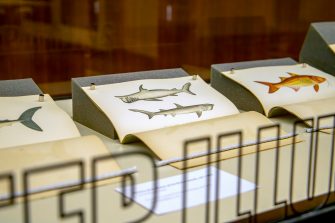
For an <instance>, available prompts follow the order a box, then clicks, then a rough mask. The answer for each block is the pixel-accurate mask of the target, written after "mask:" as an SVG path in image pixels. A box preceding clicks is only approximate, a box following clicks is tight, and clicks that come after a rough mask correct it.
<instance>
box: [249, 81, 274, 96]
mask: <svg viewBox="0 0 335 223" xmlns="http://www.w3.org/2000/svg"><path fill="white" fill-rule="evenodd" d="M255 82H256V83H259V84H263V85H266V86H268V87H269V92H268V93H269V94H272V93H274V92H276V91H278V90H279V87H277V86H276V85H274V84H273V83H269V82H262V81H255Z"/></svg>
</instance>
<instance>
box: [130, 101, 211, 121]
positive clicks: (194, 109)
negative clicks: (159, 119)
mask: <svg viewBox="0 0 335 223" xmlns="http://www.w3.org/2000/svg"><path fill="white" fill-rule="evenodd" d="M175 105H176V108H172V109H166V110H164V109H160V110H159V111H158V112H150V111H144V110H138V109H129V110H130V111H133V112H140V113H143V114H146V115H147V116H148V117H149V119H151V118H152V117H154V116H155V115H164V116H167V115H171V116H172V117H174V116H176V115H179V114H188V113H196V114H197V115H198V118H200V116H201V115H202V112H203V111H209V110H212V109H213V107H214V105H213V104H198V105H189V106H181V105H179V104H175Z"/></svg>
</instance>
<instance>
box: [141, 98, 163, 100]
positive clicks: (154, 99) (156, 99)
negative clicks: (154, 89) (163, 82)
mask: <svg viewBox="0 0 335 223" xmlns="http://www.w3.org/2000/svg"><path fill="white" fill-rule="evenodd" d="M143 100H144V101H162V100H160V99H157V98H148V99H143Z"/></svg>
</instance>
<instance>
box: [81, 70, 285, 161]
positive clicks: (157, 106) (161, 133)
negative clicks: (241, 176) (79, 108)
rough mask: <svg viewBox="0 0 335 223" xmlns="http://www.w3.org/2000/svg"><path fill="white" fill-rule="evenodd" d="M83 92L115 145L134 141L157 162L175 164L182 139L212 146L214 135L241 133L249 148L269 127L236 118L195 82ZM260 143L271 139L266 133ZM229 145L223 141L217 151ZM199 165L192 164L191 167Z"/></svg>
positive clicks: (253, 116)
mask: <svg viewBox="0 0 335 223" xmlns="http://www.w3.org/2000/svg"><path fill="white" fill-rule="evenodd" d="M83 90H84V92H85V93H86V94H87V95H88V96H89V98H90V99H91V100H92V101H93V102H94V103H95V104H96V105H97V106H98V107H99V108H100V110H101V112H103V113H104V114H105V115H106V116H107V117H108V118H109V120H110V121H111V122H112V124H113V125H114V127H115V129H116V132H117V134H118V137H119V140H120V142H121V143H127V142H132V141H134V140H137V139H140V140H141V141H143V142H144V143H145V144H146V145H147V146H148V147H149V148H150V149H151V150H152V151H153V152H154V153H155V154H156V155H157V156H158V157H159V158H161V159H162V160H171V159H175V158H181V157H182V156H183V154H182V153H183V143H184V141H185V140H188V139H193V138H196V137H203V136H208V135H209V136H211V137H213V141H216V140H214V139H215V137H216V136H217V135H218V134H220V133H224V132H231V131H234V130H235V131H237V130H242V131H243V133H244V140H245V141H244V143H247V142H249V143H250V142H252V141H255V140H256V136H257V129H258V127H260V126H265V125H270V124H272V122H271V121H270V120H269V119H267V118H266V117H264V116H263V115H261V114H258V113H256V112H247V113H243V114H240V113H239V111H238V109H237V108H236V107H235V105H234V104H233V103H232V102H231V101H229V100H228V99H227V98H226V97H224V96H223V95H221V94H220V93H219V92H217V91H216V90H215V89H213V88H212V87H210V86H209V85H208V84H207V83H206V82H204V81H203V80H202V79H201V78H200V77H197V78H193V77H191V76H186V77H180V78H169V79H145V80H136V81H129V82H123V83H116V84H107V85H98V86H96V88H95V89H93V90H92V89H91V88H90V87H83ZM92 115H94V114H92ZM281 135H282V136H284V135H286V133H284V132H282V134H281ZM263 137H264V139H265V138H266V139H269V138H273V137H275V135H274V133H273V132H272V133H267V134H264V135H263ZM270 141H271V140H270ZM284 141H285V140H283V143H288V141H286V142H284ZM234 142H235V143H236V140H235V141H229V140H226V141H225V144H223V146H224V145H225V146H231V145H232V144H234ZM271 143H272V144H271ZM273 143H274V141H273V139H272V142H270V144H271V145H270V144H267V145H265V146H264V147H262V148H263V149H269V148H273V147H274V144H273ZM265 144H266V143H265ZM205 148H206V147H204V146H203V145H202V146H194V147H192V149H191V151H190V154H197V153H198V154H201V153H203V152H204V151H205ZM213 148H216V147H215V145H213ZM236 154H237V152H236V151H235V155H234V156H236ZM232 156H233V155H231V154H230V155H229V157H232ZM222 157H223V156H222ZM223 158H224V157H223ZM227 158H228V156H227ZM204 161H205V160H201V158H199V159H196V160H192V162H193V163H192V165H199V164H202V163H203V162H204Z"/></svg>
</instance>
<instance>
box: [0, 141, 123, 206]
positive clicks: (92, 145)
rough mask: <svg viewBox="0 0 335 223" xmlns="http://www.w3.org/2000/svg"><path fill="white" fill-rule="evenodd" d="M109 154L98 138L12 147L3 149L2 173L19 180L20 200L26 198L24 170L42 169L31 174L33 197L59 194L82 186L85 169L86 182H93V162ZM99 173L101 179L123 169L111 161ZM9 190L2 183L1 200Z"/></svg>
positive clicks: (17, 193) (105, 163)
mask: <svg viewBox="0 0 335 223" xmlns="http://www.w3.org/2000/svg"><path fill="white" fill-rule="evenodd" d="M109 154H110V152H109V150H108V149H107V148H106V146H105V145H104V144H103V142H102V141H101V140H100V139H99V138H98V137H96V136H85V137H76V138H72V139H65V140H57V141H52V142H44V143H38V144H30V145H24V146H18V147H11V148H5V149H1V150H0V156H1V157H3V159H2V161H1V162H0V172H1V173H11V174H13V176H14V177H15V179H16V180H15V185H14V188H15V196H17V197H20V196H22V195H23V173H24V171H27V170H31V169H33V168H42V169H40V170H39V171H33V172H32V171H30V174H29V176H28V182H29V184H28V188H27V189H28V190H27V192H28V193H29V194H34V196H32V198H41V197H46V196H52V195H55V194H57V193H58V192H59V190H60V189H61V188H63V187H70V186H77V185H79V183H80V180H81V176H80V173H81V170H83V173H84V175H83V176H82V177H83V179H82V180H83V183H88V182H91V181H92V175H91V174H92V173H91V170H92V166H91V164H92V159H93V158H94V157H98V156H104V155H109ZM79 161H81V162H82V164H83V165H82V166H80V165H79V164H78V162H79ZM71 163H72V164H71ZM53 165H58V168H51V167H50V166H53ZM80 167H82V168H83V169H80ZM96 171H97V172H96V176H97V178H98V179H99V180H100V179H105V178H107V177H108V176H111V175H113V174H115V173H117V172H120V168H119V166H118V165H117V163H116V162H115V161H114V160H113V159H109V160H107V161H105V162H100V163H99V164H98V165H97V168H96ZM115 180H118V179H117V178H115V179H114V178H113V179H109V180H104V181H101V182H102V183H104V184H105V183H110V182H114V181H115ZM4 182H6V181H4ZM99 184H100V183H99ZM8 189H9V187H8V185H7V184H6V183H3V182H2V183H1V185H0V199H6V198H8V197H9V190H8Z"/></svg>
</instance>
